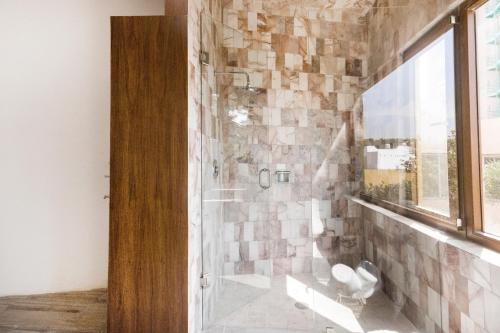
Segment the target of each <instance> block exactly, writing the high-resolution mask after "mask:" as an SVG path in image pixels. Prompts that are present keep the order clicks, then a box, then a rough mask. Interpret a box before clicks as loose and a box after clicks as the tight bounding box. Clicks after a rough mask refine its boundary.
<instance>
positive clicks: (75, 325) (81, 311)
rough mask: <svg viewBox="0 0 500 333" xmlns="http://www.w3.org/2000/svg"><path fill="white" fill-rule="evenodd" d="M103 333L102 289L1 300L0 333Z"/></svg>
mask: <svg viewBox="0 0 500 333" xmlns="http://www.w3.org/2000/svg"><path fill="white" fill-rule="evenodd" d="M105 331H106V290H105V289H99V290H93V291H86V292H71V293H60V294H48V295H37V296H16V297H3V298H0V332H1V333H38V332H44V333H56V332H57V333H72V332H79V333H100V332H105Z"/></svg>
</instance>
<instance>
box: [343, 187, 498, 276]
mask: <svg viewBox="0 0 500 333" xmlns="http://www.w3.org/2000/svg"><path fill="white" fill-rule="evenodd" d="M348 200H350V201H352V202H353V203H356V204H358V205H360V206H363V207H366V208H369V209H371V210H373V211H375V212H377V213H380V214H382V215H384V216H386V217H388V218H390V219H391V220H393V221H397V222H400V223H402V224H404V225H406V226H408V227H410V228H412V229H414V230H416V231H418V232H420V233H423V234H425V235H426V236H428V237H431V238H433V239H435V240H436V241H439V242H442V243H446V244H448V245H451V246H453V247H456V248H457V249H459V250H461V251H464V252H467V253H469V254H471V255H473V256H475V257H478V258H479V259H481V260H483V261H485V262H487V263H489V264H490V265H492V266H496V267H498V269H500V253H499V252H496V251H493V250H490V249H488V248H485V247H484V246H481V245H479V244H476V243H474V242H471V241H469V240H466V239H463V238H459V237H457V236H455V235H452V234H450V233H447V232H445V231H442V230H439V229H436V228H433V227H431V226H429V225H426V224H423V223H421V222H418V221H416V220H413V219H410V218H408V217H405V216H402V215H399V214H397V213H395V212H393V211H390V210H388V209H385V208H382V207H380V206H377V205H375V204H373V203H369V202H367V201H365V200H363V199H360V198H358V197H353V196H348Z"/></svg>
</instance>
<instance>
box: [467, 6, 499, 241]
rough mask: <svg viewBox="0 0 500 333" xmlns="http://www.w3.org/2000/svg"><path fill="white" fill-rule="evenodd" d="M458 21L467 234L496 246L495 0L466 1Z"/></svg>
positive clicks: (497, 205)
mask: <svg viewBox="0 0 500 333" xmlns="http://www.w3.org/2000/svg"><path fill="white" fill-rule="evenodd" d="M461 20H463V22H464V24H463V27H462V29H461V32H460V33H461V40H463V45H462V46H463V48H464V50H467V52H466V53H464V56H463V60H462V62H461V65H460V67H461V74H460V75H461V76H463V78H464V81H465V82H466V84H464V85H463V87H462V95H463V110H462V111H463V114H464V119H463V122H462V129H463V142H464V144H463V149H462V154H463V161H462V167H463V178H464V181H463V207H464V216H465V219H466V222H467V236H468V237H469V238H471V239H474V240H476V241H479V242H481V243H483V244H485V245H488V246H490V247H493V248H495V249H497V250H500V134H499V133H500V52H499V51H500V1H499V0H489V1H485V0H481V1H477V0H476V1H468V2H467V3H466V4H465V5H464V6H463V8H462V10H461Z"/></svg>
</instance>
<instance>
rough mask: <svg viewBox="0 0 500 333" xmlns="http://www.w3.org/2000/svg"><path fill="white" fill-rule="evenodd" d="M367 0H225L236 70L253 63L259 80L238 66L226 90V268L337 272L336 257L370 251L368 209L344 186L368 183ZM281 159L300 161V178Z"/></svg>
mask: <svg viewBox="0 0 500 333" xmlns="http://www.w3.org/2000/svg"><path fill="white" fill-rule="evenodd" d="M355 3H356V4H355ZM355 3H354V2H353V3H350V4H347V2H344V6H345V7H342V8H341V7H335V6H333V5H331V4H330V3H329V2H328V1H311V2H307V3H305V2H302V1H301V2H298V1H278V0H270V1H258V0H249V1H241V0H234V1H227V2H226V4H225V7H224V11H223V20H224V21H223V22H224V24H225V25H226V28H225V31H224V46H225V55H224V57H225V61H226V63H225V65H226V66H225V71H226V72H230V71H245V72H248V73H249V75H250V84H251V86H253V87H256V88H258V91H257V92H254V93H249V92H247V91H245V90H244V89H242V87H243V86H244V85H245V83H246V81H245V76H244V75H234V78H233V79H232V82H230V85H229V86H228V87H227V89H226V90H225V92H224V93H225V94H226V96H227V100H228V101H229V102H228V104H227V106H226V108H224V110H222V112H223V116H222V117H221V118H222V122H223V135H224V147H223V154H224V185H225V188H228V189H233V191H227V192H226V194H227V195H226V197H225V199H226V200H227V201H228V202H226V203H225V206H224V240H225V265H224V273H225V274H251V273H258V274H265V275H271V274H288V273H302V272H312V271H314V272H315V273H317V274H321V273H323V274H325V277H329V269H330V267H331V265H332V264H333V263H335V262H338V261H344V262H347V263H355V262H357V261H358V260H359V258H360V251H361V250H360V238H361V237H360V232H359V219H358V218H357V216H356V213H355V212H352V211H350V210H349V207H348V203H347V200H346V199H345V198H344V195H345V194H350V193H352V191H353V190H354V189H356V188H357V186H358V183H357V182H355V179H354V170H353V159H354V158H355V156H354V155H353V153H352V151H353V150H352V149H351V147H353V145H354V136H353V135H354V130H353V125H352V124H353V107H354V104H355V101H356V100H357V98H358V97H359V95H360V93H361V91H362V89H363V80H362V78H363V77H364V76H366V74H367V50H368V39H367V37H368V34H367V26H366V24H365V21H364V20H363V17H364V16H365V14H366V8H365V7H363V6H362V5H361V4H360V3H359V1H358V2H355ZM365 3H366V1H365V2H363V4H364V5H366V4H365ZM238 112H239V113H240V114H241V113H243V114H246V113H247V116H246V117H247V118H245V116H244V119H245V120H244V121H239V120H238V119H239V118H238V117H237V116H236V115H237V114H238ZM264 168H267V169H269V170H270V173H271V182H272V184H271V188H270V189H268V190H263V189H262V188H261V187H260V186H259V183H258V179H259V171H260V170H262V169H264ZM276 170H289V171H291V180H290V183H288V184H279V183H277V182H276V177H275V175H274V173H275V172H276Z"/></svg>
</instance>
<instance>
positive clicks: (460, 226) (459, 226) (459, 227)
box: [457, 218, 464, 231]
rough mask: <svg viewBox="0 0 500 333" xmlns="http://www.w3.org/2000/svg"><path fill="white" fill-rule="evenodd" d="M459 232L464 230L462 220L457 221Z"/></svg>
mask: <svg viewBox="0 0 500 333" xmlns="http://www.w3.org/2000/svg"><path fill="white" fill-rule="evenodd" d="M457 230H459V231H462V230H464V221H463V220H462V219H461V218H458V219H457Z"/></svg>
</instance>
